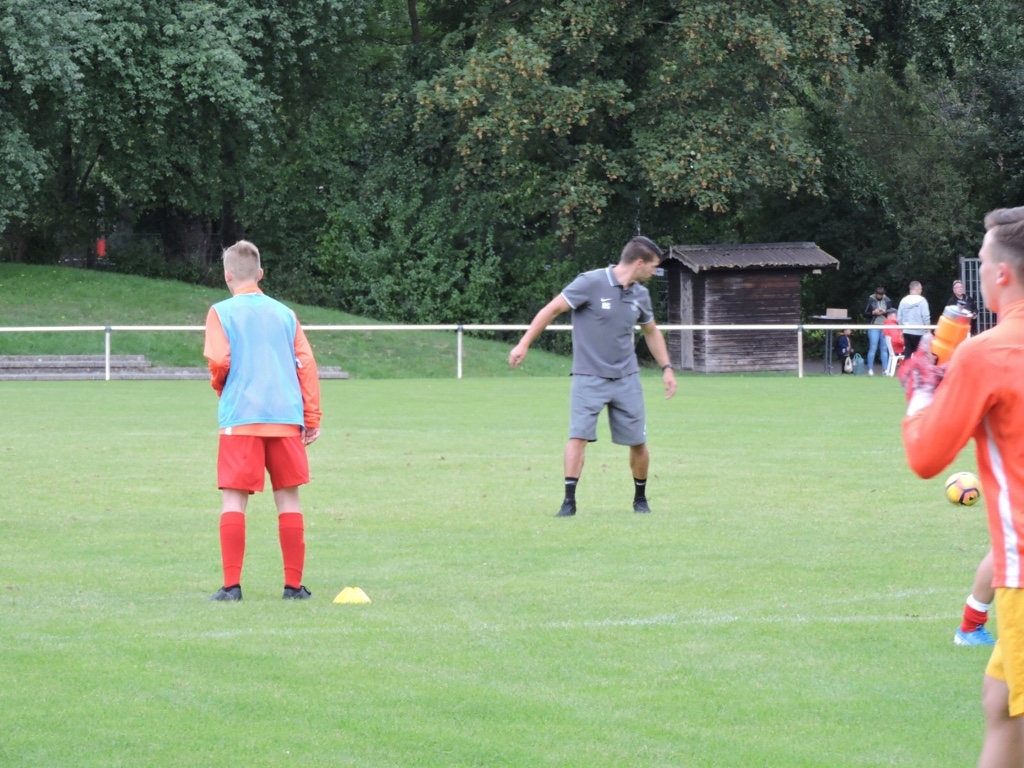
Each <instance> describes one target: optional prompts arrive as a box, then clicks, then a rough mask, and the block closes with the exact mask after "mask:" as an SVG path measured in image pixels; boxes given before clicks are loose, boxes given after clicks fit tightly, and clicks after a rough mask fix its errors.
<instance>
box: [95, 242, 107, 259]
mask: <svg viewBox="0 0 1024 768" xmlns="http://www.w3.org/2000/svg"><path fill="white" fill-rule="evenodd" d="M96 255H97V256H98V257H99V258H101V259H104V258H106V256H107V238H105V237H101V238H100V239H99V240H97V241H96Z"/></svg>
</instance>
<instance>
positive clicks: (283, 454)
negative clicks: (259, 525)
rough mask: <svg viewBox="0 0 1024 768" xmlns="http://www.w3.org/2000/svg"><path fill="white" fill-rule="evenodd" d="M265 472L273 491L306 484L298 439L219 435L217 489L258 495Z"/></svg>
mask: <svg viewBox="0 0 1024 768" xmlns="http://www.w3.org/2000/svg"><path fill="white" fill-rule="evenodd" d="M266 472H269V473H270V487H271V488H273V489H274V490H275V491H277V490H280V489H281V488H291V487H292V486H296V485H305V484H306V483H308V482H309V460H308V459H307V458H306V446H305V445H303V444H302V438H301V437H298V436H296V437H258V436H256V435H221V436H220V447H219V449H218V451H217V487H218V488H220V489H225V488H227V489H230V490H233V491H249V493H258V492H259V491H262V490H263V485H264V482H265V480H266Z"/></svg>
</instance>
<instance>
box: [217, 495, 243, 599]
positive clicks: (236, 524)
mask: <svg viewBox="0 0 1024 768" xmlns="http://www.w3.org/2000/svg"><path fill="white" fill-rule="evenodd" d="M244 559H245V514H244V513H242V512H223V513H222V514H221V516H220V560H221V564H222V565H223V567H224V586H225V587H233V586H235V584H241V583H242V560H244Z"/></svg>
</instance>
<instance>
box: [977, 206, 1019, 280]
mask: <svg viewBox="0 0 1024 768" xmlns="http://www.w3.org/2000/svg"><path fill="white" fill-rule="evenodd" d="M985 229H986V230H988V232H987V234H988V238H989V243H990V244H991V245H992V247H993V251H994V253H993V256H995V257H996V261H1003V262H1006V263H1008V264H1010V265H1011V266H1012V267H1013V272H1014V274H1015V275H1016V276H1017V280H1019V281H1021V282H1024V206H1021V207H1019V208H997V209H996V210H994V211H990V212H989V213H988V215H986V216H985Z"/></svg>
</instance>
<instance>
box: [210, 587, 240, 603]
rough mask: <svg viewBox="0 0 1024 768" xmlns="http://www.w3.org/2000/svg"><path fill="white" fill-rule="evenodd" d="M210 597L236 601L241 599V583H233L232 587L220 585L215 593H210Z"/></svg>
mask: <svg viewBox="0 0 1024 768" xmlns="http://www.w3.org/2000/svg"><path fill="white" fill-rule="evenodd" d="M210 599H211V600H227V601H230V602H238V601H239V600H241V599H242V585H241V584H235V586H233V587H221V588H220V589H218V590H217V591H216V592H215V593H213V594H212V595H210Z"/></svg>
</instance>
